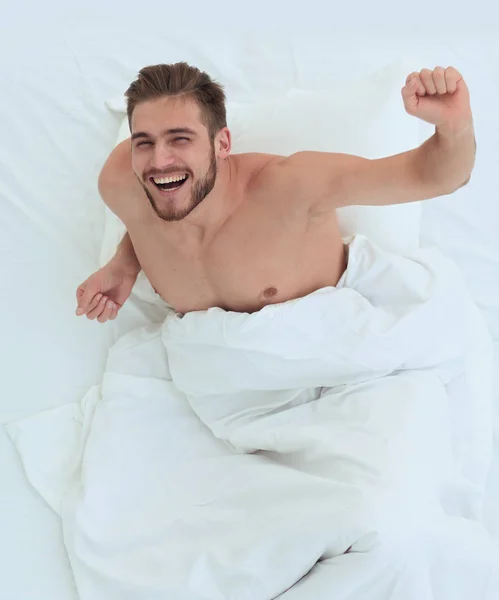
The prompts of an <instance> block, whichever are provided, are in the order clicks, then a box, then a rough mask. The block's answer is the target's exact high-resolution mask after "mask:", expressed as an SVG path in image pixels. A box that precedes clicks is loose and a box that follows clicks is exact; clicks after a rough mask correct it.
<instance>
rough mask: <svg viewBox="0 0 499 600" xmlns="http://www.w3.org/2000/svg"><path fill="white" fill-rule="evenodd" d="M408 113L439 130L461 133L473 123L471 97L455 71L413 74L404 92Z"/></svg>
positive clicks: (440, 68) (442, 69)
mask: <svg viewBox="0 0 499 600" xmlns="http://www.w3.org/2000/svg"><path fill="white" fill-rule="evenodd" d="M402 98H403V99H404V106H405V110H406V111H407V112H408V113H409V114H410V115H412V116H414V117H418V118H419V119H422V120H423V121H426V122H427V123H431V124H432V125H436V126H444V127H449V128H450V129H452V130H457V129H459V128H461V127H465V126H466V125H468V124H469V123H470V122H471V121H472V114H471V106H470V95H469V91H468V86H467V85H466V83H465V81H464V79H463V76H462V75H461V73H459V71H457V70H456V69H455V68H454V67H447V68H446V69H444V68H443V67H435V69H434V70H433V71H430V69H423V70H422V71H419V72H417V71H415V72H414V73H411V74H410V75H409V76H408V77H407V79H406V82H405V86H404V87H403V88H402Z"/></svg>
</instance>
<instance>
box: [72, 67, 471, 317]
mask: <svg viewBox="0 0 499 600" xmlns="http://www.w3.org/2000/svg"><path fill="white" fill-rule="evenodd" d="M126 97H127V113H128V120H129V125H130V131H131V138H130V139H128V140H126V141H124V142H123V143H121V144H119V145H118V146H117V147H116V148H115V149H114V150H113V152H112V153H111V155H110V156H109V158H108V160H107V161H106V163H105V165H104V167H103V169H102V172H101V175H100V177H99V191H100V194H101V196H102V198H103V200H104V202H105V203H106V204H107V205H108V206H109V207H110V209H111V210H112V211H113V212H114V213H115V214H116V215H117V216H118V217H119V218H120V219H121V221H122V222H123V223H124V224H125V226H126V228H127V234H126V235H125V237H124V238H123V240H122V242H121V243H120V245H119V247H118V249H117V252H116V255H115V256H114V258H113V259H112V260H111V261H110V262H109V263H108V264H107V265H106V266H104V267H103V268H102V269H100V270H99V271H97V272H96V273H94V274H93V275H92V276H90V277H89V278H88V279H87V280H86V281H85V282H83V283H82V284H81V285H80V286H79V287H78V290H77V301H78V309H77V314H80V315H83V314H86V315H87V317H88V318H90V319H98V321H100V322H105V321H107V320H108V319H114V318H115V317H116V315H117V313H118V311H119V309H120V307H121V306H122V305H123V303H124V302H125V300H126V299H127V298H128V296H129V294H130V292H131V289H132V287H133V284H134V283H135V280H136V278H137V275H138V273H139V272H140V270H141V269H143V270H144V273H145V274H146V276H147V277H148V279H149V281H150V282H151V284H152V285H153V286H154V288H155V289H156V291H157V292H158V293H159V294H160V295H161V297H162V298H163V299H164V300H165V301H166V302H167V303H168V304H169V305H170V306H172V307H174V308H175V309H176V310H177V311H179V312H181V313H186V312H189V311H195V310H206V309H208V308H210V307H215V306H216V307H221V308H223V309H225V310H231V311H237V312H255V311H257V310H260V309H261V308H262V307H263V306H265V305H266V304H269V303H277V302H284V301H286V300H290V299H293V298H297V297H301V296H304V295H306V294H309V293H311V292H313V291H315V290H317V289H319V288H321V287H325V286H334V285H336V284H337V282H338V280H339V278H340V277H341V275H342V273H343V272H344V270H345V268H346V265H347V249H348V248H347V247H346V246H345V245H344V243H343V239H342V237H341V234H340V230H339V226H338V221H337V217H336V209H337V208H339V207H343V206H348V205H354V204H359V205H379V206H381V205H389V204H397V203H403V202H412V201H417V200H424V199H429V198H434V197H437V196H442V195H445V194H450V193H452V192H454V191H455V190H457V189H458V188H460V187H461V186H463V185H464V184H465V183H467V181H468V180H469V178H470V175H471V172H472V169H473V166H474V161H475V149H476V144H475V137H474V130H473V120H472V113H471V107H470V98H469V92H468V88H467V86H466V83H465V82H464V80H463V78H462V76H461V74H460V73H459V72H458V71H457V70H456V69H455V68H453V67H448V68H446V69H444V68H442V67H436V68H435V69H433V70H429V69H423V70H421V71H420V72H414V73H411V74H410V75H409V76H408V77H407V80H406V82H405V85H404V87H403V88H402V98H403V102H404V105H405V108H406V110H407V112H408V113H409V114H411V115H413V116H415V117H418V118H420V119H423V120H424V121H427V122H428V123H432V124H434V125H435V126H436V129H435V134H434V135H433V136H432V137H430V138H429V139H428V140H427V141H426V142H425V143H424V144H422V145H421V146H419V147H418V148H414V149H411V150H408V151H407V152H403V153H401V154H397V155H394V156H388V157H386V158H381V159H375V160H370V159H366V158H363V157H360V156H353V155H349V154H338V153H327V152H298V153H295V154H292V155H290V156H278V155H271V154H264V153H250V154H231V134H230V130H229V129H228V127H227V123H226V111H225V94H224V91H223V88H222V86H221V85H220V84H218V83H216V82H215V81H213V80H212V79H211V78H210V77H209V75H207V74H206V73H204V72H201V71H200V70H199V69H197V68H195V67H193V66H190V65H188V64H186V63H184V62H181V63H176V64H160V65H155V66H149V67H145V68H144V69H142V70H141V71H140V72H139V75H138V77H137V79H136V80H135V81H134V82H133V83H132V84H131V85H130V87H129V88H128V90H127V92H126Z"/></svg>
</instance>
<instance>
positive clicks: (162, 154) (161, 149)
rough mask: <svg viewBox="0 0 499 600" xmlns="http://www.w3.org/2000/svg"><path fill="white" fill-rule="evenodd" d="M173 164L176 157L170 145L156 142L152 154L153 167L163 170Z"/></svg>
mask: <svg viewBox="0 0 499 600" xmlns="http://www.w3.org/2000/svg"><path fill="white" fill-rule="evenodd" d="M173 164H175V157H174V156H173V154H172V152H171V150H170V149H169V148H168V146H166V145H165V144H156V146H155V147H154V153H153V156H152V165H151V166H152V168H153V169H156V170H158V171H162V170H163V169H166V168H167V167H169V166H171V165H173Z"/></svg>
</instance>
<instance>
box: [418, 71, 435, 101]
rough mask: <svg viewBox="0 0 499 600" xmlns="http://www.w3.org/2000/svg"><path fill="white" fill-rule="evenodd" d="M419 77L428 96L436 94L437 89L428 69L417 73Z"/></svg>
mask: <svg viewBox="0 0 499 600" xmlns="http://www.w3.org/2000/svg"><path fill="white" fill-rule="evenodd" d="M419 76H420V77H421V81H422V82H423V85H424V87H425V90H426V92H427V93H428V94H430V95H434V94H436V93H437V88H436V87H435V83H434V82H433V76H432V72H431V71H430V69H422V70H421V72H420V73H419Z"/></svg>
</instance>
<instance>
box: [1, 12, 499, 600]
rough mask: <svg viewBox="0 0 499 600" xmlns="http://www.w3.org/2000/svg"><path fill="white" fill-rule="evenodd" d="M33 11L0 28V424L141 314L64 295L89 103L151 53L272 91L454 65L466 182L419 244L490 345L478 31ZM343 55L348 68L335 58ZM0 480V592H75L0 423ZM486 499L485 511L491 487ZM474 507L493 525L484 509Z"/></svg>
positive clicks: (485, 106)
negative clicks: (353, 31)
mask: <svg viewBox="0 0 499 600" xmlns="http://www.w3.org/2000/svg"><path fill="white" fill-rule="evenodd" d="M160 6H161V5H160V4H159V3H158V5H157V6H156V7H154V6H149V7H148V8H149V13H151V12H152V11H154V9H155V10H156V18H155V21H159V20H160V19H158V18H157V13H158V11H161V8H160ZM49 8H50V7H47V6H46V3H45V5H44V14H46V15H49V14H50V15H52V17H51V19H50V20H49V19H46V20H45V22H40V21H38V22H34V21H30V20H29V19H28V20H26V21H24V23H23V26H22V28H21V23H22V21H21V18H20V17H21V16H22V12H21V8H18V9H17V10H18V13H17V20H16V19H13V20H6V21H5V20H4V22H3V24H2V29H3V31H2V32H1V34H2V35H1V36H0V40H1V42H0V43H1V44H2V47H1V48H0V50H1V51H0V66H1V72H2V77H3V83H4V86H3V89H4V92H3V93H2V96H1V98H0V103H1V106H0V108H1V112H0V114H1V115H2V132H3V143H2V145H0V205H1V209H0V228H1V230H2V242H1V246H0V250H1V258H2V262H1V265H0V274H1V278H2V283H3V285H2V288H1V293H0V314H1V315H2V316H3V319H2V333H3V338H2V339H3V342H4V343H3V344H2V355H1V357H0V358H1V363H0V364H1V365H2V394H1V397H0V420H1V421H7V420H11V419H15V418H19V417H22V416H24V415H26V414H31V413H34V412H38V411H40V410H43V409H46V408H50V407H53V406H58V405H60V404H63V403H66V402H72V401H76V400H79V399H80V398H81V397H82V395H83V394H84V393H85V392H86V391H87V389H88V388H89V387H90V386H91V385H93V384H95V383H98V382H99V381H100V378H101V375H102V372H103V368H104V360H105V355H106V352H107V349H108V348H109V346H110V345H111V343H112V342H113V341H114V340H115V339H116V338H117V337H118V335H120V334H121V333H123V332H124V331H128V330H130V329H131V328H133V327H134V326H136V325H137V324H140V323H141V322H143V321H144V320H146V319H147V318H148V317H147V315H144V314H142V313H141V308H137V307H134V306H132V305H131V306H130V307H129V309H128V310H127V311H124V312H123V314H122V315H121V316H120V319H119V320H118V321H116V322H115V323H108V324H106V325H101V324H98V323H94V322H89V321H87V320H81V319H77V318H75V317H74V306H75V301H74V292H75V288H76V286H77V285H78V284H79V283H80V282H81V281H82V280H83V279H84V278H86V277H87V276H88V274H89V273H91V272H92V271H93V270H94V269H95V268H97V264H98V254H99V249H100V242H101V236H102V230H103V221H102V217H103V206H102V203H101V201H100V199H99V196H98V193H97V187H96V181H97V175H98V172H99V170H100V167H101V165H102V164H103V162H104V160H105V158H106V157H107V155H108V153H109V150H110V149H111V148H112V146H113V143H114V140H115V137H116V133H117V128H118V125H119V123H118V120H117V118H116V117H115V116H113V115H112V114H111V113H110V112H109V111H107V109H106V108H105V106H104V101H105V100H106V99H107V98H110V97H112V96H115V95H116V94H117V93H120V92H122V91H123V90H124V89H125V88H126V86H127V85H128V83H129V82H130V81H131V79H133V77H134V76H135V74H136V72H137V70H138V69H139V68H140V67H141V66H144V65H146V64H151V63H156V62H171V61H175V60H187V61H191V62H193V63H194V64H197V65H199V66H200V67H202V68H205V69H207V70H208V71H209V72H210V73H212V74H213V75H214V76H215V77H219V78H220V80H221V81H223V82H224V83H225V84H226V85H227V91H228V94H229V95H230V97H231V98H233V99H235V100H237V99H242V100H246V99H248V98H249V97H251V96H254V95H262V94H267V93H268V94H272V93H275V92H279V91H283V90H284V89H285V88H286V82H288V81H289V80H290V78H291V79H294V80H295V81H296V82H299V83H300V84H301V85H303V86H304V87H307V86H308V87H312V88H313V86H314V85H315V86H318V85H322V79H323V78H324V76H325V77H326V80H327V78H328V76H329V80H328V81H329V84H330V85H331V89H333V88H335V89H339V90H341V80H340V79H338V77H336V73H337V70H336V69H340V67H341V72H342V73H343V78H344V80H345V81H346V80H347V79H348V78H349V77H353V76H358V74H359V71H358V69H361V68H362V66H363V68H365V69H366V70H369V69H372V68H377V67H379V65H380V64H382V63H386V62H389V61H390V60H392V59H393V57H394V55H397V54H399V53H402V52H404V53H408V54H409V53H412V55H414V56H415V57H420V58H421V60H419V61H418V63H417V64H415V68H422V67H423V66H427V65H436V64H441V63H447V64H455V66H457V67H459V68H461V70H462V71H463V73H464V74H465V75H466V77H467V80H468V82H469V84H470V89H471V91H472V102H473V104H474V108H475V124H476V129H477V138H478V159H479V160H478V162H477V167H476V169H475V175H474V177H473V179H472V182H471V183H470V184H469V186H467V187H466V188H464V189H463V190H460V191H459V192H458V193H457V194H456V195H455V196H453V197H452V198H450V197H449V198H444V199H438V200H435V201H433V202H432V203H431V204H427V205H426V206H425V214H426V220H425V223H424V226H423V241H424V242H425V243H437V242H438V244H439V245H441V246H442V247H443V248H444V250H446V251H447V252H448V253H449V254H450V255H451V257H452V258H453V259H454V260H456V262H458V264H459V265H460V266H461V268H462V269H463V271H464V273H465V275H466V277H467V279H468V281H469V283H470V288H471V290H472V293H473V294H474V296H475V299H476V301H477V303H478V305H479V307H480V308H482V310H483V312H484V316H485V318H486V320H487V323H488V324H489V327H490V330H491V332H492V334H493V336H494V338H495V340H496V343H497V342H498V340H499V305H498V304H497V298H498V297H499V295H498V294H497V279H494V273H495V274H497V273H499V270H498V266H499V265H498V257H499V248H498V246H497V244H498V242H497V240H496V238H495V236H496V232H497V224H498V222H499V219H498V212H497V211H498V208H497V207H498V203H497V184H496V181H495V169H496V165H495V162H494V161H495V157H496V156H497V141H496V140H497V139H499V120H498V119H497V117H496V115H495V111H496V106H495V99H496V98H497V95H498V94H497V92H498V91H499V69H498V65H499V44H498V42H497V41H495V39H494V36H493V35H489V36H484V37H482V39H480V38H479V36H478V35H477V36H473V35H467V36H466V35H465V36H464V37H463V36H462V34H461V33H460V34H456V35H455V36H454V37H453V36H452V35H451V34H449V33H447V34H444V35H442V34H441V35H440V36H439V37H437V36H436V35H435V36H433V37H432V38H430V37H429V38H427V39H426V40H425V39H424V38H421V37H419V38H412V39H411V38H409V37H408V36H406V35H405V34H400V35H398V36H393V37H390V36H387V35H386V32H381V33H380V34H379V35H378V36H376V35H370V36H367V35H366V33H365V32H361V33H359V34H358V35H357V36H356V37H349V35H348V34H345V35H341V34H340V33H339V32H338V31H337V30H336V31H335V32H334V36H332V35H330V34H329V35H328V34H327V33H323V34H321V35H315V34H307V33H306V32H300V34H298V35H296V36H290V35H289V34H287V33H286V34H283V37H281V36H279V35H277V34H275V33H272V32H269V33H267V34H266V36H264V38H263V39H262V40H261V41H260V42H259V43H258V44H255V43H254V39H255V38H254V34H252V33H244V35H243V34H242V33H241V32H237V31H236V32H232V34H230V32H228V31H227V30H224V31H220V32H218V33H217V35H216V36H215V35H213V31H211V30H207V31H206V32H205V35H204V37H203V36H193V35H192V33H191V35H187V36H182V35H181V34H180V33H178V32H175V33H172V32H168V35H165V28H164V27H163V26H159V25H158V24H156V25H155V24H151V22H150V20H149V22H148V27H147V28H141V27H137V26H136V19H135V15H134V14H133V11H130V14H128V15H127V16H125V17H123V16H122V18H120V19H119V20H116V21H115V22H113V21H111V20H109V18H108V19H107V20H102V19H100V20H97V19H96V14H95V13H94V14H90V15H85V14H84V13H83V12H81V11H78V10H76V9H75V10H74V12H73V13H72V14H70V15H64V16H63V15H62V14H61V13H60V12H59V13H57V11H56V10H49ZM52 8H53V7H52ZM163 11H165V9H164V8H163ZM331 16H334V15H333V14H332V15H331ZM108 17H109V13H108ZM14 23H17V24H18V26H17V27H14ZM175 35H176V36H177V37H175ZM496 39H497V38H496ZM347 60H348V61H351V62H353V63H355V62H356V64H357V70H355V69H353V70H352V71H351V72H349V70H348V69H345V68H344V63H345V62H346V61H347ZM262 65H263V66H264V68H262ZM422 135H423V133H422ZM471 247H474V248H478V249H479V250H480V252H481V255H482V258H481V259H480V260H479V261H477V260H476V259H471V258H469V254H467V252H466V250H467V249H469V248H471ZM497 404H498V405H499V399H498V403H497ZM494 485H495V483H494V482H493V481H492V483H491V488H492V487H494ZM0 489H1V491H2V494H1V498H2V500H1V505H0V506H1V511H0V531H1V532H2V535H1V537H0V582H1V583H0V586H1V588H0V592H1V593H2V595H5V596H6V597H9V599H10V600H21V599H22V600H26V599H27V598H35V597H36V598H37V600H45V599H47V600H48V599H49V598H50V600H59V599H61V600H62V599H64V600H73V598H76V594H75V591H74V587H73V581H72V574H71V571H70V570H69V567H68V562H67V558H66V554H65V550H64V547H63V544H62V538H61V534H60V527H59V523H58V520H57V517H56V516H55V515H53V514H52V513H51V511H50V509H48V508H47V507H46V506H45V505H44V503H43V501H42V500H41V499H39V498H38V496H37V495H36V493H35V492H34V491H33V490H31V488H30V487H29V485H28V484H27V483H26V480H25V477H24V474H23V472H22V470H21V465H20V461H19V458H18V457H17V455H16V454H15V452H14V450H13V448H12V446H11V445H10V443H9V442H8V441H7V439H6V436H5V434H4V432H3V431H2V432H1V433H0ZM489 504H490V506H491V508H493V507H494V500H493V497H492V496H491V497H490V500H489ZM498 517H499V515H498ZM488 518H489V521H490V527H491V529H492V530H494V531H498V530H499V526H498V523H499V520H495V519H494V512H493V510H490V511H489V515H488Z"/></svg>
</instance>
